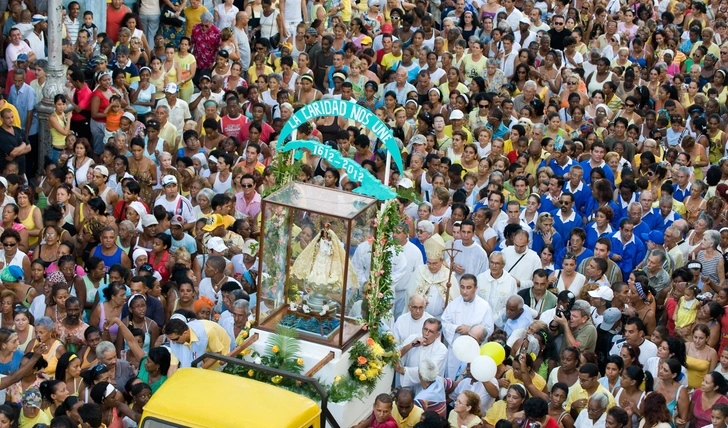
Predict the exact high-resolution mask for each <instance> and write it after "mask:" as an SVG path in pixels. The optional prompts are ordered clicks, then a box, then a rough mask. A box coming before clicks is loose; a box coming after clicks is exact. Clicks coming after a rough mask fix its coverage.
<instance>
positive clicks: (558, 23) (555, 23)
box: [554, 22, 564, 25]
mask: <svg viewBox="0 0 728 428" xmlns="http://www.w3.org/2000/svg"><path fill="white" fill-rule="evenodd" d="M554 25H564V23H563V22H554Z"/></svg>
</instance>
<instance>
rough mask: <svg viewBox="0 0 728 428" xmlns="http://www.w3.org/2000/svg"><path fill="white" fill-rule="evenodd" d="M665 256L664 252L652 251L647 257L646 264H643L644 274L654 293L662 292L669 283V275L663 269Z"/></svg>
mask: <svg viewBox="0 0 728 428" xmlns="http://www.w3.org/2000/svg"><path fill="white" fill-rule="evenodd" d="M666 259H667V255H666V254H665V251H664V250H658V249H655V250H652V251H650V253H649V254H648V255H647V263H645V267H646V269H645V273H646V274H647V279H648V280H649V281H650V286H652V287H653V288H654V289H655V291H656V292H658V293H659V292H660V291H662V290H664V289H665V288H666V287H667V286H668V284H669V283H670V274H668V273H667V271H666V270H665V269H664V268H663V265H664V264H665V260H666Z"/></svg>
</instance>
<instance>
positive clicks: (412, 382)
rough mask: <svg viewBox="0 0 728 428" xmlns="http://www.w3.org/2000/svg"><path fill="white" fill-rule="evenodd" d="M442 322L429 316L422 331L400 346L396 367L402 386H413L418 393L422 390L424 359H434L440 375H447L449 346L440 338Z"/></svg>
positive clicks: (408, 338)
mask: <svg viewBox="0 0 728 428" xmlns="http://www.w3.org/2000/svg"><path fill="white" fill-rule="evenodd" d="M441 332H442V323H441V322H440V321H439V320H438V319H437V318H428V319H427V320H425V324H424V325H423V326H422V331H421V332H420V333H418V334H412V335H410V336H409V337H407V338H406V339H405V340H404V341H403V342H402V343H405V345H404V346H402V347H400V350H399V352H400V355H401V357H400V360H399V363H397V366H396V367H395V369H394V370H395V371H396V372H397V379H398V382H399V384H400V385H401V386H403V387H405V388H412V390H413V391H414V392H415V394H416V393H418V392H420V391H421V390H422V387H421V386H420V376H419V366H420V362H421V361H422V360H432V361H433V362H434V363H435V364H436V365H437V368H438V375H439V376H444V375H445V360H446V359H447V347H446V346H445V345H444V344H443V343H442V340H440V334H441Z"/></svg>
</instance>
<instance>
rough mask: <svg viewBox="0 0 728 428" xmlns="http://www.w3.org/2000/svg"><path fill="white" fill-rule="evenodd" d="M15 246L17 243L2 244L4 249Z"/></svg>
mask: <svg viewBox="0 0 728 428" xmlns="http://www.w3.org/2000/svg"><path fill="white" fill-rule="evenodd" d="M16 245H18V243H17V242H15V243H11V244H9V243H6V242H3V247H5V248H13V247H14V246H16Z"/></svg>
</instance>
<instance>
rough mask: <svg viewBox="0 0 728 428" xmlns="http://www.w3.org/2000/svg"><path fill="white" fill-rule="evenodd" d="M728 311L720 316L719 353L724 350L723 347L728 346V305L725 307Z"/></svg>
mask: <svg viewBox="0 0 728 428" xmlns="http://www.w3.org/2000/svg"><path fill="white" fill-rule="evenodd" d="M725 311H726V313H725V314H723V316H722V317H721V318H720V345H719V346H720V348H719V349H718V355H720V353H721V352H723V348H725V347H726V346H728V306H726V307H725Z"/></svg>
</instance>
